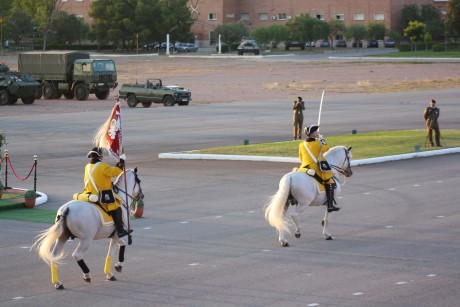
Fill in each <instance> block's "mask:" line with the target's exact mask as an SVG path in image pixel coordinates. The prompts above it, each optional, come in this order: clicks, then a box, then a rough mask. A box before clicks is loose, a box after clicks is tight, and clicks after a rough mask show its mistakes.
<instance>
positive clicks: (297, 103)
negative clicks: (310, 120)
mask: <svg viewBox="0 0 460 307" xmlns="http://www.w3.org/2000/svg"><path fill="white" fill-rule="evenodd" d="M292 109H293V110H294V115H293V121H294V133H293V137H292V138H293V140H294V141H295V140H301V139H302V126H303V110H305V103H304V102H303V100H302V97H297V100H294V103H293V104H292Z"/></svg>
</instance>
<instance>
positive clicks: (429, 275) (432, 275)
mask: <svg viewBox="0 0 460 307" xmlns="http://www.w3.org/2000/svg"><path fill="white" fill-rule="evenodd" d="M435 276H436V274H428V275H427V277H435Z"/></svg>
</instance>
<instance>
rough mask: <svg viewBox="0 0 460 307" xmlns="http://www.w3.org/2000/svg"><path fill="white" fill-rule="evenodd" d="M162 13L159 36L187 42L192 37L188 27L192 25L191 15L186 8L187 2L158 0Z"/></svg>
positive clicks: (181, 0)
mask: <svg viewBox="0 0 460 307" xmlns="http://www.w3.org/2000/svg"><path fill="white" fill-rule="evenodd" d="M159 3H160V6H161V12H162V17H163V19H162V24H161V27H160V35H161V34H162V35H163V37H165V36H166V34H170V35H171V36H172V38H174V40H177V41H183V40H188V39H189V38H190V36H191V35H192V34H191V33H190V27H191V25H192V24H193V19H192V13H191V12H190V9H189V8H188V6H187V3H188V1H187V0H159Z"/></svg>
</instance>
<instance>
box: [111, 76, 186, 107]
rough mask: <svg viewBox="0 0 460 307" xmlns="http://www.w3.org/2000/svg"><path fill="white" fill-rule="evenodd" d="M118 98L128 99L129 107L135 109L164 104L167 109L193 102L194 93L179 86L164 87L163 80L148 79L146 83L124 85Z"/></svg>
mask: <svg viewBox="0 0 460 307" xmlns="http://www.w3.org/2000/svg"><path fill="white" fill-rule="evenodd" d="M118 97H120V98H123V99H126V102H127V103H128V106H129V107H131V108H134V107H135V106H136V105H137V104H138V103H141V104H142V106H143V107H144V108H150V106H151V105H152V102H153V103H162V104H163V105H164V106H165V107H172V106H174V104H176V103H177V104H178V105H180V106H186V105H188V103H189V102H190V100H192V93H190V91H188V90H186V89H184V88H183V87H178V86H172V85H170V86H163V82H162V81H161V79H147V80H146V81H145V83H137V81H136V83H134V84H123V85H122V86H121V88H120V90H119V91H118Z"/></svg>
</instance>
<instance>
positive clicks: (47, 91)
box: [43, 83, 56, 99]
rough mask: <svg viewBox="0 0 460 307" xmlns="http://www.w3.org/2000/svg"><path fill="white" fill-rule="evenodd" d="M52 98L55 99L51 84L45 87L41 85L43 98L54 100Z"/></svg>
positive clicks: (46, 84) (54, 91)
mask: <svg viewBox="0 0 460 307" xmlns="http://www.w3.org/2000/svg"><path fill="white" fill-rule="evenodd" d="M54 97H56V90H55V89H54V86H53V84H51V83H45V85H43V98H45V99H54Z"/></svg>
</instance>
